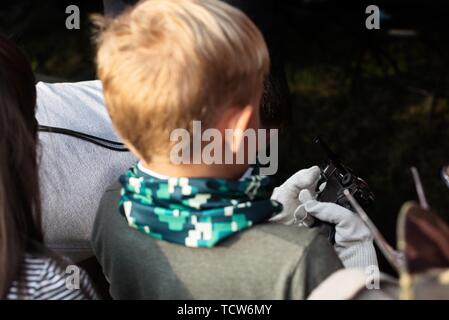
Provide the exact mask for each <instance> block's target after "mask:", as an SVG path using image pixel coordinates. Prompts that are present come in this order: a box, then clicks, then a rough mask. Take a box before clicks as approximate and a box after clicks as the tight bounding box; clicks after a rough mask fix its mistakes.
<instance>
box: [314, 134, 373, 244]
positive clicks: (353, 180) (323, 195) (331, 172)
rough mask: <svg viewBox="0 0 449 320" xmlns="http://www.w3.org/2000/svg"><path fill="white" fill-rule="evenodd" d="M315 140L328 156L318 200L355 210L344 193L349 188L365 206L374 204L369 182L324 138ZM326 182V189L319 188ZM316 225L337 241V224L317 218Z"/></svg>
mask: <svg viewBox="0 0 449 320" xmlns="http://www.w3.org/2000/svg"><path fill="white" fill-rule="evenodd" d="M314 142H315V143H316V144H318V145H319V146H320V147H321V149H322V150H323V151H324V152H325V154H326V156H327V161H326V163H325V165H324V166H322V167H321V178H320V180H319V182H318V186H317V192H318V196H317V200H318V201H321V202H333V203H336V204H338V205H340V206H342V207H345V208H347V209H349V210H351V211H353V208H352V206H351V204H350V203H349V201H348V200H347V198H346V197H345V195H344V194H343V191H344V190H345V189H347V190H348V191H349V192H350V193H351V194H352V196H353V197H354V198H355V199H356V200H357V201H358V203H360V205H361V206H362V207H363V208H366V207H367V206H369V205H370V204H372V203H373V202H374V199H375V197H374V193H373V192H372V191H371V190H370V188H369V186H368V184H367V183H366V182H365V181H364V180H363V179H361V178H359V177H357V176H356V175H355V174H354V172H353V171H352V170H351V169H350V168H349V167H347V166H345V165H343V164H342V163H341V162H340V160H339V159H338V157H337V156H336V155H335V153H333V152H332V150H330V148H329V147H328V146H327V145H326V143H324V141H323V140H321V139H320V138H319V137H316V138H315V140H314ZM324 182H325V183H326V185H325V187H324V189H322V190H319V186H321V185H322V184H323V183H324ZM314 226H316V227H318V228H319V229H320V231H321V232H322V233H323V234H324V235H325V236H326V237H327V238H328V239H329V241H330V242H331V243H332V244H334V243H335V225H333V224H330V223H328V222H323V221H320V220H316V222H315V224H314Z"/></svg>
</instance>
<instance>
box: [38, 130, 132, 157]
mask: <svg viewBox="0 0 449 320" xmlns="http://www.w3.org/2000/svg"><path fill="white" fill-rule="evenodd" d="M38 131H40V132H47V133H56V134H63V135H66V136H70V137H74V138H77V139H80V140H84V141H86V142H90V143H93V144H95V145H97V146H100V147H103V148H106V149H109V150H113V151H118V152H129V150H128V148H126V146H125V145H124V144H123V143H121V142H116V141H111V140H107V139H103V138H100V137H96V136H92V135H90V134H87V133H83V132H78V131H74V130H70V129H64V128H58V127H50V126H43V125H39V127H38Z"/></svg>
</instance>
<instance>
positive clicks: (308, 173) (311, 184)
mask: <svg viewBox="0 0 449 320" xmlns="http://www.w3.org/2000/svg"><path fill="white" fill-rule="evenodd" d="M320 173H321V170H320V168H319V167H318V166H313V167H311V168H309V169H303V170H300V171H298V172H296V173H295V174H294V175H292V176H291V177H290V178H288V179H287V180H286V181H285V182H284V183H283V184H282V185H281V186H279V187H277V188H275V189H274V190H273V194H272V196H271V200H276V201H278V202H280V203H281V204H282V206H283V210H282V212H281V213H279V214H277V215H276V216H274V217H272V218H271V219H270V221H272V222H277V223H282V224H285V225H292V224H294V225H297V226H299V225H302V224H303V223H304V222H305V221H304V220H305V219H307V218H309V219H310V218H311V217H310V216H308V215H307V214H306V213H305V212H304V211H297V209H298V207H299V206H300V205H301V203H300V201H299V198H298V196H299V194H300V192H301V191H302V190H309V192H310V193H313V192H315V189H316V186H317V184H318V180H319V179H320ZM312 221H313V218H312Z"/></svg>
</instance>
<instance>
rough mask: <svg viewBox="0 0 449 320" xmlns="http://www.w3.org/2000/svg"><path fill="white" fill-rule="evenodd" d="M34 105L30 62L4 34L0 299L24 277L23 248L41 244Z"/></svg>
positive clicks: (0, 54) (35, 249)
mask: <svg viewBox="0 0 449 320" xmlns="http://www.w3.org/2000/svg"><path fill="white" fill-rule="evenodd" d="M35 108H36V88H35V79H34V75H33V71H32V69H31V66H30V63H29V62H28V60H27V58H26V57H25V55H24V54H23V53H22V51H21V50H20V49H19V48H18V47H17V46H16V45H15V44H14V43H13V42H12V41H11V40H9V39H7V38H6V37H4V36H2V35H0V298H5V297H6V295H7V294H8V291H9V288H10V287H11V284H12V282H13V281H14V280H17V281H19V282H20V279H19V278H20V274H21V271H22V263H23V261H24V256H25V252H27V253H39V252H41V250H42V247H43V232H42V226H41V207H40V193H39V179H38V165H37V147H38V143H37V121H36V118H35Z"/></svg>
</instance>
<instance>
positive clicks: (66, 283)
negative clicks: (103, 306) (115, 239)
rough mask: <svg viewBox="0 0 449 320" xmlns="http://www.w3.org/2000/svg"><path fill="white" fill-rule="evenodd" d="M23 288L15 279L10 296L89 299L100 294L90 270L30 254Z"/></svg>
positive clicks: (22, 279)
mask: <svg viewBox="0 0 449 320" xmlns="http://www.w3.org/2000/svg"><path fill="white" fill-rule="evenodd" d="M20 285H21V289H20V292H19V290H18V285H17V283H14V284H13V286H12V288H11V290H10V294H9V296H8V298H9V299H18V298H20V299H29V300H86V299H95V298H96V294H95V290H94V289H93V287H92V285H91V283H90V280H89V278H88V276H87V274H86V273H85V272H84V271H83V270H81V269H80V268H78V267H77V266H75V265H69V266H68V267H65V266H64V264H63V263H62V262H59V261H57V260H55V259H53V258H50V257H42V256H34V255H29V254H27V255H26V257H25V260H24V262H23V266H22V276H21V284H20Z"/></svg>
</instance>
